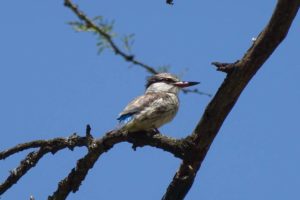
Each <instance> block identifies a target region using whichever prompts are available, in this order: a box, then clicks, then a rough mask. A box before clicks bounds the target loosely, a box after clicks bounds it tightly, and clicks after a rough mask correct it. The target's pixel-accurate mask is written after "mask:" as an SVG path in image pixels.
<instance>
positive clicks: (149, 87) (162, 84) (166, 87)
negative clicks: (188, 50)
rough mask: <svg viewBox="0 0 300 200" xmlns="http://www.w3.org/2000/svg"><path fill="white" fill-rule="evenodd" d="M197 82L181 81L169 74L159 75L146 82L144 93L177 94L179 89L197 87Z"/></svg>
mask: <svg viewBox="0 0 300 200" xmlns="http://www.w3.org/2000/svg"><path fill="white" fill-rule="evenodd" d="M197 84H199V82H192V81H181V80H180V79H179V78H177V77H176V76H174V75H172V74H169V73H159V74H156V75H154V76H151V77H149V78H148V80H147V84H146V92H169V93H174V94H177V93H178V92H179V90H180V89H181V88H185V87H189V86H192V85H197Z"/></svg>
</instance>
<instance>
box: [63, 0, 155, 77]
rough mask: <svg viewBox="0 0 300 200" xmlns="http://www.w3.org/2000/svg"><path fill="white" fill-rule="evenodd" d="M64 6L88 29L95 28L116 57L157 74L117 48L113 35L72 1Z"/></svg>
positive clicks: (151, 68)
mask: <svg viewBox="0 0 300 200" xmlns="http://www.w3.org/2000/svg"><path fill="white" fill-rule="evenodd" d="M64 4H65V6H66V7H68V8H70V9H71V10H72V11H73V12H74V13H75V14H76V15H77V17H78V18H79V19H80V20H82V21H84V22H85V24H86V26H87V27H90V28H93V29H94V30H95V31H96V32H97V33H98V34H99V35H101V36H102V37H103V38H105V40H106V41H107V42H108V44H109V45H110V47H111V48H112V50H113V51H114V52H115V54H116V55H119V56H121V57H123V58H124V60H125V61H127V62H131V63H132V64H134V65H138V66H140V67H142V68H144V69H145V70H147V71H148V72H149V73H150V74H157V73H158V71H156V70H155V69H154V67H150V66H149V65H146V64H144V63H142V62H140V61H138V60H136V59H135V58H134V56H133V55H129V54H126V53H125V52H124V51H122V50H121V48H119V47H118V46H117V44H116V43H115V42H114V41H113V39H112V37H111V35H109V34H108V33H106V32H105V31H104V30H102V29H101V27H99V26H97V24H95V23H94V22H93V21H92V20H91V19H89V18H88V17H87V16H86V15H85V14H84V13H83V12H82V11H80V10H79V9H78V6H76V5H75V4H73V2H72V1H71V0H65V1H64Z"/></svg>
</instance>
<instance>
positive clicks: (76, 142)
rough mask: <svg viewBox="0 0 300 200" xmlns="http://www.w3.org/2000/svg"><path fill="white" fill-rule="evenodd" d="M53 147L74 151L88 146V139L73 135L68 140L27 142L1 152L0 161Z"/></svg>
mask: <svg viewBox="0 0 300 200" xmlns="http://www.w3.org/2000/svg"><path fill="white" fill-rule="evenodd" d="M46 146H48V147H51V148H54V147H56V148H69V149H71V150H72V149H73V148H74V147H75V146H76V147H82V146H86V137H80V136H78V135H76V134H73V135H71V136H69V137H68V138H54V139H51V140H35V141H31V142H26V143H22V144H18V145H16V146H14V147H12V148H10V149H7V150H5V151H2V152H0V160H4V159H5V158H7V157H9V156H11V155H13V154H15V153H18V152H21V151H24V150H27V149H31V148H38V147H46ZM54 150H55V151H57V150H58V149H53V150H52V151H53V152H54Z"/></svg>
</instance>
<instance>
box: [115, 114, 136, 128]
mask: <svg viewBox="0 0 300 200" xmlns="http://www.w3.org/2000/svg"><path fill="white" fill-rule="evenodd" d="M132 119H133V113H128V114H124V115H121V116H120V117H118V118H117V120H119V123H118V125H117V127H116V128H115V130H121V129H123V128H124V127H125V126H126V124H128V123H129V122H130V121H131V120H132Z"/></svg>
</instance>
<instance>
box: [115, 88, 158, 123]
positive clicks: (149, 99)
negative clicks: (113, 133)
mask: <svg viewBox="0 0 300 200" xmlns="http://www.w3.org/2000/svg"><path fill="white" fill-rule="evenodd" d="M162 97H163V94H160V93H147V94H145V95H142V96H139V97H137V98H135V99H134V100H133V101H131V102H130V103H129V104H128V105H127V106H126V107H125V109H124V110H123V111H122V112H121V113H120V114H119V117H118V120H119V121H120V122H125V123H126V122H128V121H130V120H131V119H132V117H133V115H134V114H136V113H139V112H140V111H141V110H143V109H144V108H146V107H148V106H149V105H151V104H152V103H153V102H154V101H155V100H157V99H159V98H162Z"/></svg>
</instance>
